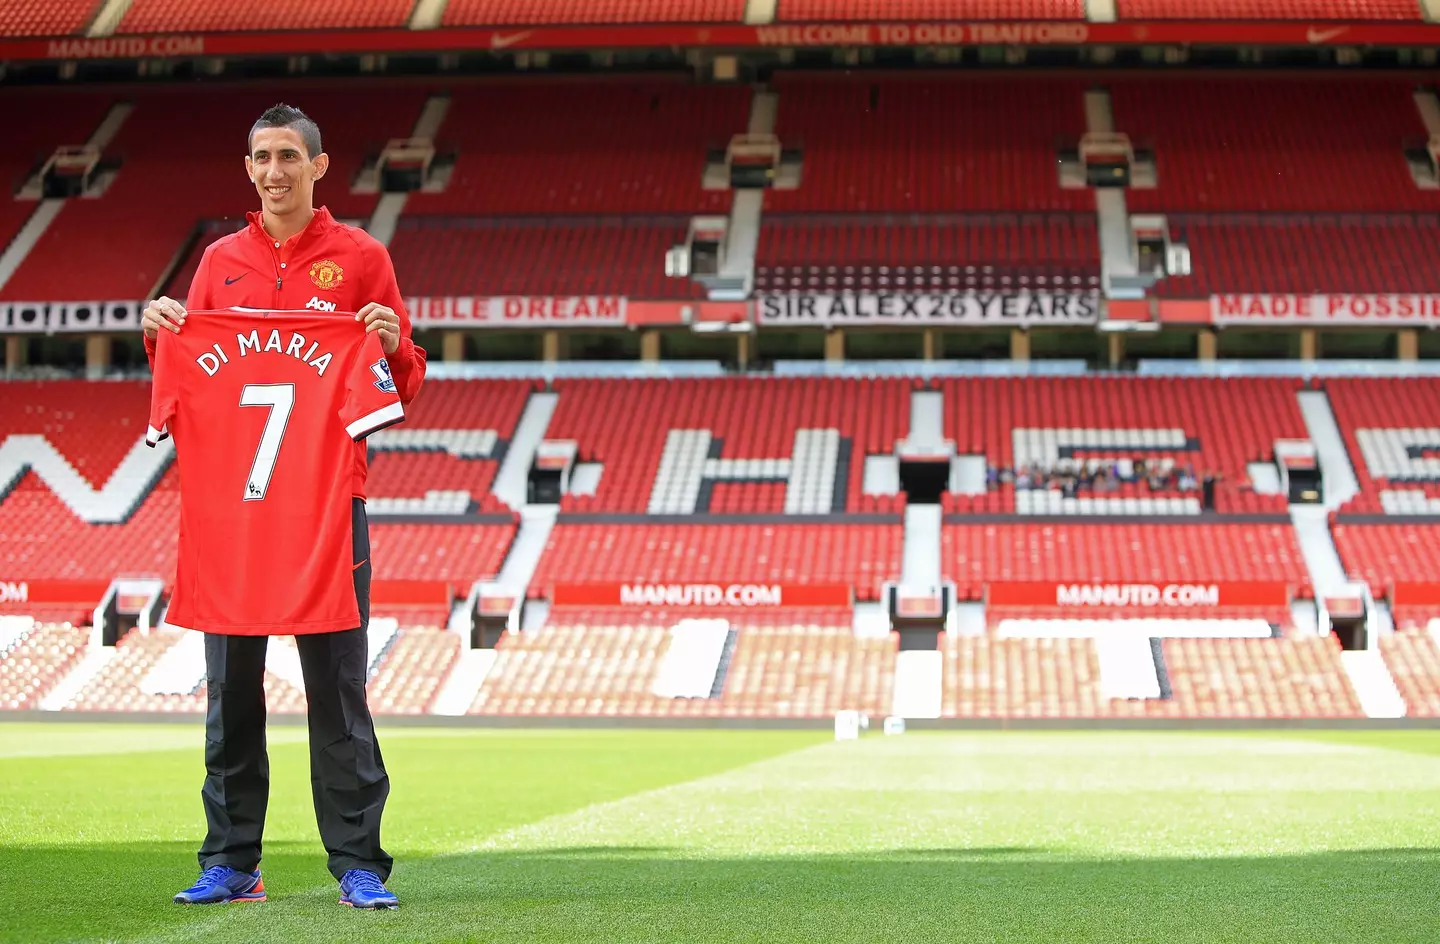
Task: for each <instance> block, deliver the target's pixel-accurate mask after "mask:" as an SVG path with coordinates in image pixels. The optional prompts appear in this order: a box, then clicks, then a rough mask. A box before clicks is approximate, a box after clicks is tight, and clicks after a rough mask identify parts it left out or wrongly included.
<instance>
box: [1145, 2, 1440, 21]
mask: <svg viewBox="0 0 1440 944" xmlns="http://www.w3.org/2000/svg"><path fill="white" fill-rule="evenodd" d="M1116 10H1117V12H1118V13H1119V14H1120V18H1121V19H1122V20H1419V19H1420V7H1419V4H1418V2H1417V0H1117V3H1116Z"/></svg>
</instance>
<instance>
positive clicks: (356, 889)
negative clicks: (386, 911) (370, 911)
mask: <svg viewBox="0 0 1440 944" xmlns="http://www.w3.org/2000/svg"><path fill="white" fill-rule="evenodd" d="M340 904H342V905H349V906H350V907H351V908H399V907H400V899H398V898H396V897H395V894H394V893H393V892H391V891H390V889H388V888H386V887H385V883H384V882H382V881H380V876H378V875H376V874H375V873H374V872H367V871H366V870H365V869H351V870H350V871H348V872H346V873H345V874H344V875H343V876H342V877H341V878H340Z"/></svg>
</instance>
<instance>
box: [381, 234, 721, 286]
mask: <svg viewBox="0 0 1440 944" xmlns="http://www.w3.org/2000/svg"><path fill="white" fill-rule="evenodd" d="M687 226H688V218H655V219H652V218H634V217H623V216H615V217H605V218H599V219H596V218H588V217H582V218H574V219H566V218H564V217H543V218H526V217H521V218H509V219H505V218H499V219H497V218H493V217H485V218H468V219H453V218H449V217H440V218H427V217H402V218H401V220H400V224H399V226H398V227H397V228H396V231H395V238H394V239H393V241H392V242H391V243H390V255H391V258H392V259H393V260H394V262H395V273H396V277H397V278H398V280H399V282H400V284H401V285H402V286H404V290H405V292H406V293H407V294H409V295H441V296H444V295H455V296H475V295H480V296H495V295H535V296H563V295H623V296H627V297H629V298H638V299H668V298H703V297H705V290H704V287H703V286H701V285H700V284H698V283H695V282H691V281H690V280H688V279H671V278H666V276H665V252H666V251H667V250H668V249H670V247H671V246H675V245H677V244H680V243H683V242H684V241H685V235H686V231H687Z"/></svg>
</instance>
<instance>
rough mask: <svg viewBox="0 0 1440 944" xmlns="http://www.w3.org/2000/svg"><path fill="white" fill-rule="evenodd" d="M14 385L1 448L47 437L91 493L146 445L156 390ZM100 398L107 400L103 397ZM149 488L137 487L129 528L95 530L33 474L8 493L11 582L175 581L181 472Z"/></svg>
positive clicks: (5, 515)
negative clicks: (24, 438) (134, 577)
mask: <svg viewBox="0 0 1440 944" xmlns="http://www.w3.org/2000/svg"><path fill="white" fill-rule="evenodd" d="M5 386H6V390H7V394H13V395H15V397H16V399H15V401H14V402H15V403H16V404H17V408H16V409H13V410H12V409H7V410H4V411H0V443H3V442H4V441H5V440H6V439H7V438H8V437H10V436H13V435H30V436H36V435H38V436H43V437H44V438H45V440H46V441H47V442H49V444H50V445H51V446H52V447H53V448H54V449H55V450H56V451H58V452H59V454H60V455H61V457H63V458H64V459H65V461H66V462H67V463H69V465H70V466H71V467H72V468H73V469H74V470H75V472H76V473H78V475H79V476H80V480H79V481H80V482H81V483H82V485H83V486H84V487H85V488H88V489H92V490H97V491H98V490H100V489H102V488H103V487H104V486H105V484H106V482H107V481H109V480H110V478H111V477H112V475H113V474H114V472H115V470H116V468H117V467H118V466H119V465H120V463H121V462H122V460H124V458H125V457H126V455H127V454H129V453H130V452H131V451H132V450H133V449H135V448H136V446H137V445H138V444H140V443H141V442H142V440H143V439H144V435H145V429H144V426H145V417H146V415H147V413H148V409H149V402H150V390H149V384H148V383H137V382H133V381H124V382H114V383H107V384H105V385H104V386H99V385H96V384H91V383H86V382H83V381H72V380H63V381H11V382H8V383H7V384H6V385H5ZM100 390H103V391H104V396H103V397H97V395H96V393H97V391H100ZM140 448H142V449H143V448H145V447H144V446H140ZM6 484H9V483H6V482H0V486H4V485H6ZM143 485H144V483H134V484H133V485H132V487H134V488H136V492H135V495H134V498H135V501H136V502H137V507H136V509H135V511H134V512H133V514H131V515H130V517H129V518H128V519H127V520H125V521H124V522H123V523H120V524H87V523H85V522H84V521H82V520H81V519H80V518H78V517H77V516H76V513H75V511H74V510H73V509H72V508H71V507H70V506H69V505H67V504H66V503H65V501H63V500H62V498H61V496H60V495H58V494H57V493H56V492H55V490H54V489H53V488H52V487H51V486H50V485H49V484H47V483H46V482H44V481H43V480H42V479H41V478H40V476H39V475H38V474H37V473H36V472H34V471H33V470H30V471H26V472H25V473H23V474H22V475H21V476H20V477H19V479H18V480H17V481H16V482H15V483H14V485H13V487H11V488H10V489H9V490H8V492H7V491H0V535H3V536H4V539H3V540H0V571H3V572H4V573H5V574H6V577H7V579H39V578H48V579H68V580H82V579H83V580H109V579H110V578H111V577H114V576H115V575H117V574H141V573H153V574H157V575H159V576H161V577H164V578H166V579H169V578H170V577H172V576H173V574H174V568H175V529H176V527H177V525H178V522H179V512H180V505H179V493H178V491H176V478H175V473H174V470H173V469H171V470H170V471H168V472H166V473H165V474H164V475H162V477H161V478H160V480H159V481H158V482H157V483H155V485H154V486H153V487H152V488H149V489H148V490H146V489H144V488H143ZM122 491H123V489H122Z"/></svg>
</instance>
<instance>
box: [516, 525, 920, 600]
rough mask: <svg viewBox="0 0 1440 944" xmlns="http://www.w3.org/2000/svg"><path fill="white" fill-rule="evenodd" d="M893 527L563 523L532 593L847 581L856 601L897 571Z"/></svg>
mask: <svg viewBox="0 0 1440 944" xmlns="http://www.w3.org/2000/svg"><path fill="white" fill-rule="evenodd" d="M901 541H902V533H901V528H900V526H899V525H898V524H894V525H884V524H793V525H792V524H781V525H755V524H733V525H716V524H647V525H628V526H624V527H617V526H615V525H598V524H566V523H564V522H563V521H562V522H561V523H560V524H558V525H556V526H555V529H554V530H553V531H552V532H551V533H550V543H549V544H548V545H547V546H546V548H545V554H544V556H543V557H542V558H541V559H540V566H539V569H538V570H537V571H536V573H535V579H534V580H533V581H532V582H531V584H530V594H531V596H546V597H548V596H550V594H551V592H552V590H553V588H554V586H555V584H556V583H568V582H609V583H650V584H669V583H697V582H716V581H720V582H740V583H744V582H754V583H766V584H771V583H847V584H850V585H851V586H852V587H853V588H854V592H855V596H856V597H857V598H858V599H861V600H873V599H876V598H877V597H878V595H879V592H880V585H881V583H883V582H884V581H886V580H891V579H894V578H895V577H898V576H899V573H900V546H901Z"/></svg>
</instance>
